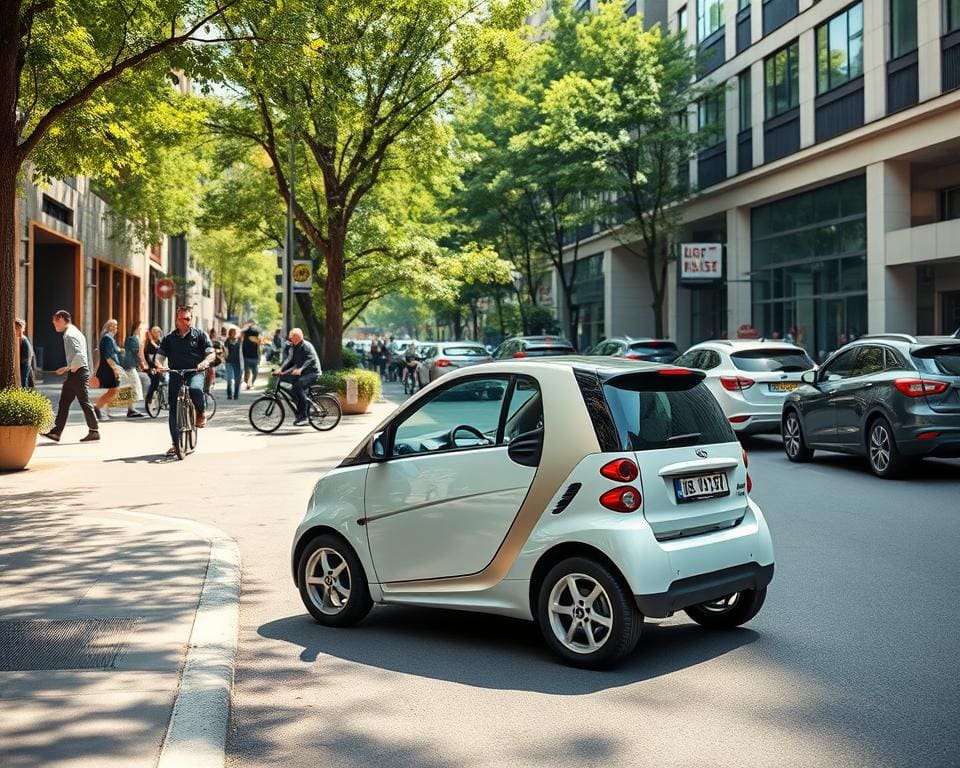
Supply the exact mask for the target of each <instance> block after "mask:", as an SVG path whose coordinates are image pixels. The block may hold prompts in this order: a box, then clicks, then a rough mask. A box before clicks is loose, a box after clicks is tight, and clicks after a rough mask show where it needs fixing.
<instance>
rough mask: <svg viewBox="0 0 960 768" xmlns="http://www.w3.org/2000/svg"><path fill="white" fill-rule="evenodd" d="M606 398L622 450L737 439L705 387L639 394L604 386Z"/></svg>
mask: <svg viewBox="0 0 960 768" xmlns="http://www.w3.org/2000/svg"><path fill="white" fill-rule="evenodd" d="M671 378H673V377H671ZM603 394H604V396H605V397H606V400H607V404H608V405H609V406H610V413H611V415H612V416H613V421H614V424H615V425H616V429H617V433H618V434H619V436H620V449H621V450H624V451H649V450H653V449H656V448H679V447H681V446H686V445H710V444H712V443H729V442H732V441H734V440H736V439H737V438H736V435H734V433H733V429H732V428H731V427H730V424H729V422H727V419H726V417H725V416H724V415H723V411H721V410H720V406H719V405H717V401H716V400H715V399H714V397H713V395H712V394H710V390H709V389H707V388H706V386H704V385H703V384H702V383H699V384H697V385H696V386H695V387H693V388H692V389H681V390H675V391H661V390H654V389H646V390H640V391H637V390H633V389H629V390H628V389H620V388H618V387H616V386H613V385H612V384H604V385H603Z"/></svg>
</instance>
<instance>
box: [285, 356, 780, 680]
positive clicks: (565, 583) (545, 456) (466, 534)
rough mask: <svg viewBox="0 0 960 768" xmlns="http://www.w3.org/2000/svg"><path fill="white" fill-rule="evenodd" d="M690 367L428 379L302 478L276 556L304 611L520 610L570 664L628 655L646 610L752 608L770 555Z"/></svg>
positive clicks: (711, 620) (521, 366)
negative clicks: (286, 561)
mask: <svg viewBox="0 0 960 768" xmlns="http://www.w3.org/2000/svg"><path fill="white" fill-rule="evenodd" d="M702 379H703V374H702V373H699V372H697V371H691V370H688V369H684V368H677V367H674V366H663V365H656V364H651V363H636V362H633V361H622V360H617V359H615V358H596V357H590V358H587V357H568V358H545V359H543V360H538V361H531V360H522V361H512V360H511V361H505V362H498V363H487V364H483V365H479V366H474V367H471V368H467V369H464V370H461V371H455V372H453V373H450V374H448V375H446V376H444V377H442V378H441V379H439V380H438V381H436V382H434V383H433V384H431V385H430V386H429V387H427V388H426V389H424V390H422V391H421V392H420V393H419V394H417V395H415V396H414V397H412V398H411V399H410V400H408V401H407V402H405V403H404V404H403V405H402V406H401V407H400V408H398V409H397V410H396V411H395V412H394V413H393V414H391V415H390V416H389V417H388V418H387V419H386V420H385V421H384V422H383V423H382V424H380V425H379V426H378V427H377V428H376V429H375V430H374V432H373V433H371V434H370V435H369V437H368V438H367V439H365V440H364V441H363V442H362V443H361V444H360V445H359V446H357V448H356V449H354V450H353V451H352V452H351V453H350V454H349V455H348V456H347V458H346V459H344V461H343V462H342V463H341V464H340V466H339V467H337V468H336V469H334V470H333V471H331V472H329V473H327V474H326V475H325V476H324V477H323V478H322V479H321V480H320V481H319V482H318V483H317V485H316V488H315V489H314V491H313V495H312V496H311V498H310V501H309V504H308V506H307V512H306V515H305V517H304V519H303V521H302V522H301V523H300V525H299V527H298V528H297V532H296V536H295V537H294V541H293V548H292V553H291V554H292V566H293V576H294V581H295V583H296V585H297V587H298V589H299V590H300V595H301V598H302V599H303V602H304V605H306V607H307V609H308V610H309V611H310V613H311V614H312V615H313V617H314V618H315V619H316V620H317V621H318V622H319V623H321V624H324V625H327V626H337V627H339V626H346V625H349V624H354V623H356V622H357V621H359V620H360V619H362V618H363V617H364V616H365V615H366V614H367V612H368V611H369V610H370V608H371V606H372V604H373V603H375V602H376V603H389V604H397V605H401V604H402V605H418V606H436V607H442V608H456V609H460V610H470V611H484V612H489V613H497V614H503V615H506V616H514V617H517V618H521V619H528V620H533V621H536V622H537V624H539V626H540V629H541V630H542V632H543V636H544V638H545V639H546V641H547V643H548V644H549V645H550V647H551V648H552V649H553V650H554V651H556V652H557V653H558V654H559V655H560V656H561V657H562V658H563V659H564V660H566V661H567V662H568V663H572V664H576V665H579V666H585V667H602V666H606V665H609V664H611V663H613V662H615V661H616V660H618V659H620V658H621V657H623V656H624V655H626V654H628V653H630V651H631V650H632V649H633V648H634V646H635V645H636V643H637V640H638V638H639V635H640V628H641V625H642V623H643V618H644V616H648V617H666V616H669V615H671V614H672V613H673V612H675V611H679V610H684V611H685V612H686V613H687V615H688V616H689V617H690V618H691V619H693V620H694V621H696V622H698V623H700V624H703V625H705V626H708V627H718V628H730V627H735V626H738V625H740V624H742V623H744V622H746V621H748V620H750V619H751V618H752V617H753V616H754V615H756V613H757V611H759V610H760V607H761V605H762V604H763V601H764V598H765V596H766V587H767V584H768V583H769V582H770V580H771V579H772V577H773V567H774V566H773V548H772V545H771V542H770V533H769V530H768V528H767V525H766V522H765V521H764V518H763V515H762V514H761V512H760V509H759V508H758V507H757V505H756V504H755V503H754V502H753V501H752V500H751V499H750V496H749V494H750V487H751V481H750V478H749V476H748V474H747V464H746V454H745V453H744V452H743V450H742V449H741V447H740V445H739V443H738V442H737V440H736V438H735V436H734V433H733V431H732V430H731V428H730V425H729V423H728V422H727V420H726V418H724V415H723V413H722V412H721V411H720V409H719V407H718V406H717V403H716V401H715V400H714V398H713V397H712V396H711V395H710V393H709V392H708V391H707V389H706V388H705V386H704V385H703V384H702V383H701V382H702Z"/></svg>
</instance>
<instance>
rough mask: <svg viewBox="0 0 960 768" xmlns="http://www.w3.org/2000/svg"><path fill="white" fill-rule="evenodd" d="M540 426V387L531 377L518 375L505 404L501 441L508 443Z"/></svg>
mask: <svg viewBox="0 0 960 768" xmlns="http://www.w3.org/2000/svg"><path fill="white" fill-rule="evenodd" d="M542 428H543V401H542V399H541V398H540V389H539V387H537V383H536V382H535V381H534V380H533V379H528V378H526V377H525V376H519V377H517V383H516V385H515V386H514V388H513V392H512V393H511V395H510V403H509V405H508V406H507V421H506V424H505V426H504V430H503V442H504V443H509V442H510V441H511V440H514V439H515V438H517V437H519V436H520V435H522V434H524V433H525V432H532V431H533V430H535V429H542Z"/></svg>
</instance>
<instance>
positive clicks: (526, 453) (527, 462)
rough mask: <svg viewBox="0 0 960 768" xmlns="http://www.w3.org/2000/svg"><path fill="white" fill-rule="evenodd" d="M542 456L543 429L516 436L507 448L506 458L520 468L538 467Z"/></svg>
mask: <svg viewBox="0 0 960 768" xmlns="http://www.w3.org/2000/svg"><path fill="white" fill-rule="evenodd" d="M542 454H543V429H542V428H541V429H534V430H531V431H530V432H524V433H523V434H520V435H517V436H516V437H515V438H514V439H513V440H511V441H510V445H509V446H507V456H509V457H510V460H511V461H513V462H515V463H516V464H519V465H520V466H522V467H538V466H540V456H541V455H542Z"/></svg>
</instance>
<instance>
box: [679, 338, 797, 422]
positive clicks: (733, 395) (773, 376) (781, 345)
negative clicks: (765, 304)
mask: <svg viewBox="0 0 960 768" xmlns="http://www.w3.org/2000/svg"><path fill="white" fill-rule="evenodd" d="M674 362H675V364H676V365H683V366H686V367H688V368H696V369H698V370H701V371H703V372H704V373H705V374H706V378H705V379H704V383H705V384H706V386H707V387H708V388H709V390H710V391H711V392H713V394H714V397H716V398H717V402H718V403H720V407H721V408H722V409H723V412H724V413H725V414H726V416H727V418H728V419H729V420H730V424H731V426H732V427H733V428H734V430H735V431H736V433H737V434H738V435H754V434H760V433H764V432H772V433H776V432H779V431H780V414H781V412H782V411H783V401H784V399H785V398H786V397H787V395H789V394H790V393H791V392H793V391H794V390H795V389H796V388H797V387H798V386H800V376H801V375H802V374H803V372H804V371H809V370H811V369H813V368H815V367H816V364H815V363H814V362H813V360H811V359H810V356H809V355H808V354H807V352H806V350H804V349H803V348H802V347H798V346H796V345H794V344H788V343H786V342H783V341H766V340H763V339H759V340H754V339H750V340H745V339H738V340H736V341H729V340H716V341H704V342H701V343H700V344H695V345H694V346H692V347H690V349H688V350H687V351H686V352H684V353H683V354H682V355H680V357H678V358H677V359H676V360H675V361H674Z"/></svg>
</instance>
